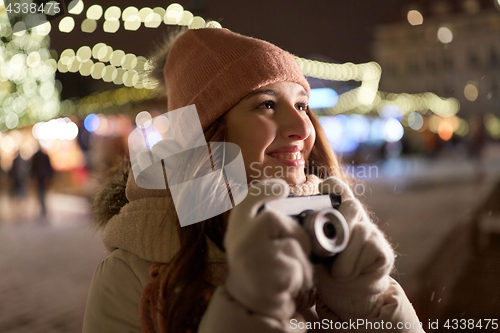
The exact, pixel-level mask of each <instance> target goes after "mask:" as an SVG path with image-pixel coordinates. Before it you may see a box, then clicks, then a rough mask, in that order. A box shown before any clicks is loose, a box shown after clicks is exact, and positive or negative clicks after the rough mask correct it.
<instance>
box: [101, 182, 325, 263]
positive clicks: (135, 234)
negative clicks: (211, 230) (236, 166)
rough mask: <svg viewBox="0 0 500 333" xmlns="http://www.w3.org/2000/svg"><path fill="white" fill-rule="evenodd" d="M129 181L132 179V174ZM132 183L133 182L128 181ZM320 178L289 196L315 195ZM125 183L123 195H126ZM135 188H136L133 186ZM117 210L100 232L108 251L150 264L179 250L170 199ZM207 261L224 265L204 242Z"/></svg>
mask: <svg viewBox="0 0 500 333" xmlns="http://www.w3.org/2000/svg"><path fill="white" fill-rule="evenodd" d="M130 178H132V179H133V177H132V173H131V174H130ZM132 182H133V180H132ZM320 182H321V179H319V178H318V177H317V176H315V175H309V176H307V180H306V182H305V183H304V184H301V185H293V186H290V193H294V194H295V195H296V196H305V195H313V194H319V184H320ZM134 185H135V184H131V180H130V179H129V183H128V184H127V196H128V197H129V199H130V198H131V197H132V196H131V195H130V189H129V187H133V186H134ZM135 186H136V185H135ZM133 199H134V200H131V201H130V202H129V203H128V204H126V205H125V206H124V207H123V208H122V209H121V210H120V213H119V214H117V215H115V216H114V217H113V218H111V219H110V220H109V221H108V223H107V224H106V227H105V228H104V232H103V242H104V245H105V246H106V248H107V249H108V250H109V251H110V252H111V251H113V250H115V249H123V250H126V251H129V252H132V253H134V254H136V255H137V256H139V257H140V258H142V259H144V260H147V261H151V262H161V263H167V262H169V261H170V260H171V259H172V258H173V257H174V256H175V254H176V253H177V252H178V251H179V248H180V243H179V239H178V238H177V230H176V228H177V226H176V225H175V223H179V222H178V221H177V219H176V214H175V207H174V204H173V201H172V198H171V197H170V196H168V195H167V196H162V197H142V198H137V196H134V197H133ZM207 240H208V250H209V261H210V262H211V263H223V262H225V256H224V253H223V252H222V251H221V250H220V249H219V248H218V247H217V246H216V245H215V244H214V243H213V242H212V241H210V239H208V237H207Z"/></svg>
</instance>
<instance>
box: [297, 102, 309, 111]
mask: <svg viewBox="0 0 500 333" xmlns="http://www.w3.org/2000/svg"><path fill="white" fill-rule="evenodd" d="M297 110H299V111H307V104H305V103H299V104H298V105H297Z"/></svg>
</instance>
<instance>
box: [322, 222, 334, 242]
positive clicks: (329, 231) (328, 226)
mask: <svg viewBox="0 0 500 333" xmlns="http://www.w3.org/2000/svg"><path fill="white" fill-rule="evenodd" d="M323 233H324V234H325V236H326V237H327V238H328V239H334V238H335V235H336V234H337V231H336V230H335V226H334V225H333V224H332V223H331V222H327V223H325V225H323Z"/></svg>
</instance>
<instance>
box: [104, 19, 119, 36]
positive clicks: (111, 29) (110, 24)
mask: <svg viewBox="0 0 500 333" xmlns="http://www.w3.org/2000/svg"><path fill="white" fill-rule="evenodd" d="M102 29H103V30H104V32H107V33H115V32H117V31H118V29H120V21H118V20H106V21H104V24H103V26H102Z"/></svg>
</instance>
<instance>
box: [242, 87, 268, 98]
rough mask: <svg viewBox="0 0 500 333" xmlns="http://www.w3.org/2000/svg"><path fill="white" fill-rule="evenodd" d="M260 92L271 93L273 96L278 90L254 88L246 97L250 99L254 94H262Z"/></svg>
mask: <svg viewBox="0 0 500 333" xmlns="http://www.w3.org/2000/svg"><path fill="white" fill-rule="evenodd" d="M260 94H264V95H271V96H274V95H276V91H275V90H272V89H257V90H254V91H252V92H251V93H249V94H248V95H247V96H246V97H245V99H248V98H250V97H252V96H255V95H260Z"/></svg>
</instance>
